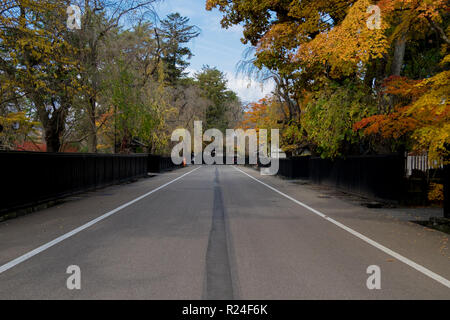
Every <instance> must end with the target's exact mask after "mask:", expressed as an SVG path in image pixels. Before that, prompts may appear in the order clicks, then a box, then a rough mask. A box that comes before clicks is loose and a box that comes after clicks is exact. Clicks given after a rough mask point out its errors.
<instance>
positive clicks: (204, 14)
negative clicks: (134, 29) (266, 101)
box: [155, 0, 272, 103]
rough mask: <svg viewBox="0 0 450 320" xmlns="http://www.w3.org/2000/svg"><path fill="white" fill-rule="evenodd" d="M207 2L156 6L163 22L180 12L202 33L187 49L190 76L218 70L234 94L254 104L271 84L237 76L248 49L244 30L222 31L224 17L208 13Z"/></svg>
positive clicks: (179, 0) (178, 0)
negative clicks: (243, 36)
mask: <svg viewBox="0 0 450 320" xmlns="http://www.w3.org/2000/svg"><path fill="white" fill-rule="evenodd" d="M205 3H206V0H164V1H161V3H158V4H156V5H155V9H156V12H157V14H158V15H159V17H160V19H163V18H164V17H165V16H167V15H168V14H170V13H175V12H178V13H179V14H180V15H182V16H185V17H188V18H189V19H190V24H192V25H196V26H197V27H199V28H200V29H201V34H200V36H198V37H197V38H195V39H193V40H192V42H191V43H190V44H189V45H188V46H189V48H190V49H191V51H192V53H193V54H194V57H192V59H191V60H190V63H191V65H190V67H189V68H188V69H187V71H188V72H190V73H191V74H193V73H195V72H196V71H198V70H200V69H201V68H202V66H203V65H209V66H211V67H216V68H217V69H219V70H220V71H222V72H224V73H225V74H226V76H227V79H228V88H229V89H231V90H233V91H235V92H236V93H237V94H238V96H239V97H240V98H241V100H242V101H243V102H246V103H248V102H255V101H258V100H259V99H261V98H264V96H265V95H267V94H269V93H270V92H271V91H272V85H271V84H264V85H262V84H261V83H258V82H256V81H254V80H252V79H248V78H247V77H245V76H243V75H239V74H238V72H237V64H238V63H239V61H241V60H242V59H243V53H244V51H245V49H246V46H245V45H244V44H242V42H241V41H240V39H241V37H242V27H241V26H233V27H232V28H229V29H222V27H221V25H220V20H221V14H220V12H219V11H218V10H217V9H213V10H212V11H206V9H205Z"/></svg>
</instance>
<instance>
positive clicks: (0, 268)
mask: <svg viewBox="0 0 450 320" xmlns="http://www.w3.org/2000/svg"><path fill="white" fill-rule="evenodd" d="M198 169H200V167H197V168H195V169H193V170H191V171H189V172H186V173H185V174H183V175H181V176H179V177H178V178H176V179H173V180H171V181H169V182H167V183H165V184H163V185H161V186H159V187H158V188H156V189H153V190H152V191H150V192H147V193H146V194H143V195H142V196H140V197H137V198H136V199H134V200H131V201H130V202H127V203H125V204H123V205H121V206H120V207H117V208H116V209H114V210H111V211H109V212H107V213H105V214H103V215H101V216H100V217H98V218H96V219H94V220H91V221H89V222H88V223H86V224H83V225H82V226H80V227H78V228H76V229H73V230H72V231H69V232H67V233H66V234H63V235H62V236H60V237H58V238H56V239H54V240H52V241H50V242H47V243H46V244H43V245H42V246H40V247H38V248H36V249H34V250H32V251H30V252H28V253H25V254H24V255H22V256H20V257H18V258H16V259H14V260H12V261H10V262H8V263H6V264H4V265H2V266H0V274H1V273H3V272H5V271H6V270H9V269H11V268H13V267H15V266H17V265H18V264H19V263H22V262H24V261H26V260H28V259H30V258H31V257H34V256H35V255H37V254H39V253H41V252H42V251H45V250H47V249H48V248H50V247H53V246H54V245H56V244H58V243H60V242H61V241H64V240H65V239H67V238H70V237H71V236H73V235H75V234H77V233H79V232H81V231H83V230H85V229H87V228H89V227H91V226H92V225H94V224H96V223H97V222H100V221H102V220H104V219H106V218H108V217H110V216H112V215H113V214H115V213H117V212H119V211H120V210H122V209H124V208H126V207H128V206H130V205H132V204H133V203H136V202H138V201H139V200H142V199H144V198H145V197H148V196H149V195H151V194H152V193H154V192H156V191H158V190H161V189H163V188H165V187H167V186H168V185H169V184H172V183H174V182H175V181H177V180H180V179H181V178H183V177H185V176H187V175H188V174H190V173H192V172H194V171H195V170H198Z"/></svg>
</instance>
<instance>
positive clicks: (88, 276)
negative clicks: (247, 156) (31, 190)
mask: <svg viewBox="0 0 450 320" xmlns="http://www.w3.org/2000/svg"><path fill="white" fill-rule="evenodd" d="M446 239H448V237H447V235H446V234H444V233H440V232H438V231H432V230H429V229H425V228H423V227H421V226H419V225H416V224H412V223H408V222H404V221H398V220H396V219H391V218H389V217H386V216H385V215H383V214H380V213H378V212H377V211H376V209H368V208H364V207H361V206H359V205H356V204H352V203H349V202H346V201H344V200H342V199H338V198H335V197H325V196H323V194H321V192H320V190H314V189H313V188H309V187H307V186H302V185H299V184H294V183H292V182H289V181H285V180H282V179H279V178H276V177H267V176H260V175H259V173H258V172H257V171H256V170H253V169H251V168H247V167H241V166H198V167H195V166H189V167H186V168H183V169H180V170H176V171H172V172H169V173H165V174H161V175H158V176H156V177H153V178H149V179H142V180H140V181H138V182H135V183H132V184H127V185H120V186H113V187H109V188H106V189H102V190H99V191H96V192H91V193H88V194H84V195H80V196H77V197H73V198H72V199H69V200H68V201H67V202H65V203H62V204H60V205H58V206H56V207H52V208H48V209H45V210H41V211H39V212H36V213H33V214H30V215H27V216H24V217H21V218H17V219H14V220H9V221H6V222H3V223H0V299H449V298H450V282H449V281H448V279H450V256H449V254H448V250H447V247H446V241H447V240H446ZM33 250H34V251H33ZM70 265H76V266H79V268H80V270H81V289H80V290H76V289H75V290H69V289H68V288H67V286H66V282H67V279H68V277H69V276H70V274H67V273H66V270H67V268H68V266H70ZM372 265H375V266H379V268H380V271H381V278H380V279H381V282H380V283H381V289H373V290H369V289H368V287H367V285H366V282H367V279H368V277H369V276H370V274H368V273H367V272H366V271H367V268H368V267H369V266H372Z"/></svg>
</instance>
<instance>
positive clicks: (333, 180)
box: [278, 155, 405, 200]
mask: <svg viewBox="0 0 450 320" xmlns="http://www.w3.org/2000/svg"><path fill="white" fill-rule="evenodd" d="M404 172H405V161H404V158H403V157H402V156H400V155H374V156H352V157H347V158H345V159H335V160H329V159H321V158H315V157H309V156H307V157H293V158H287V159H280V169H279V171H278V174H279V175H281V176H284V177H287V178H291V179H295V178H303V179H310V180H311V181H312V182H314V183H317V184H325V185H330V186H333V187H337V188H339V189H343V190H346V191H349V192H352V193H357V194H362V195H370V196H375V197H378V198H384V199H392V200H398V199H400V198H401V197H402V192H403V189H404V188H403V183H404Z"/></svg>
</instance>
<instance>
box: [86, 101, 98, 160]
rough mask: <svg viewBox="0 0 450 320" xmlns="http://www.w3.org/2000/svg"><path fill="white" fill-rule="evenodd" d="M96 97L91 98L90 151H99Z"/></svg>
mask: <svg viewBox="0 0 450 320" xmlns="http://www.w3.org/2000/svg"><path fill="white" fill-rule="evenodd" d="M95 104H96V101H95V98H93V97H91V98H90V99H89V136H88V152H89V153H97V125H96V123H95V122H96V118H95Z"/></svg>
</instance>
